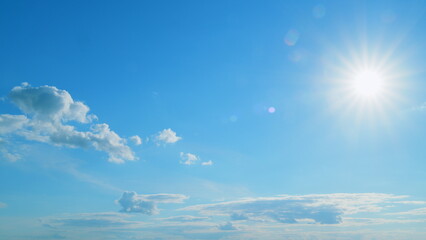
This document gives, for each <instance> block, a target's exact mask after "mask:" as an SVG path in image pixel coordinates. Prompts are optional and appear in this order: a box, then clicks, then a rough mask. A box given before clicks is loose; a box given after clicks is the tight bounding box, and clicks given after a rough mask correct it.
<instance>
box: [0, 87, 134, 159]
mask: <svg viewBox="0 0 426 240" xmlns="http://www.w3.org/2000/svg"><path fill="white" fill-rule="evenodd" d="M9 98H10V100H11V101H12V102H13V103H14V104H16V105H17V106H18V107H19V109H20V110H21V111H22V112H23V113H25V114H26V115H27V116H24V115H9V114H3V115H0V134H16V135H20V136H23V137H25V138H26V139H27V140H32V141H39V142H45V143H50V144H53V145H57V146H66V147H71V148H90V147H91V148H94V149H96V150H99V151H104V152H106V153H108V155H109V158H108V160H109V161H110V162H114V163H123V162H124V161H126V160H135V159H136V157H135V155H134V153H133V151H132V150H131V149H130V147H129V146H127V144H126V140H125V139H123V138H121V137H120V136H119V135H118V134H116V133H115V132H114V131H112V130H110V128H109V126H108V124H106V123H103V124H92V125H91V126H90V130H89V131H78V130H76V129H75V126H73V125H70V123H69V122H71V121H75V122H79V123H82V124H89V123H90V122H91V121H92V120H94V119H96V116H95V115H93V114H88V112H89V107H88V106H86V105H85V104H84V103H82V102H79V101H74V100H73V98H72V97H71V95H70V94H69V93H68V92H67V91H65V90H60V89H57V88H56V87H53V86H41V87H31V86H29V85H28V84H23V85H22V86H18V87H14V88H13V89H12V91H11V92H10V94H9Z"/></svg>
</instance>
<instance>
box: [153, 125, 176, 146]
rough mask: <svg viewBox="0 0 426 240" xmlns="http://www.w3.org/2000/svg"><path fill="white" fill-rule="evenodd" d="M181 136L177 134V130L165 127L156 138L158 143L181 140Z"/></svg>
mask: <svg viewBox="0 0 426 240" xmlns="http://www.w3.org/2000/svg"><path fill="white" fill-rule="evenodd" d="M181 139H182V138H181V137H178V136H176V132H174V131H173V130H172V129H170V128H168V129H164V130H163V131H160V132H159V133H158V134H157V135H156V136H155V140H156V141H157V143H175V142H177V141H179V140H181Z"/></svg>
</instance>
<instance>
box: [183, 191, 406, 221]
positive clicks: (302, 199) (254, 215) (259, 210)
mask: <svg viewBox="0 0 426 240" xmlns="http://www.w3.org/2000/svg"><path fill="white" fill-rule="evenodd" d="M403 197H404V196H395V195H391V194H379V193H363V194H357V193H354V194H349V193H347V194H346V193H336V194H313V195H300V196H290V195H283V196H278V197H270V198H250V199H243V200H239V201H230V202H221V203H215V204H203V205H195V206H190V207H186V208H184V209H183V210H188V211H198V212H200V213H201V214H203V215H228V216H230V218H231V220H234V221H236V220H253V221H262V222H265V221H270V222H280V223H288V224H291V223H302V222H313V223H320V224H338V223H341V222H342V215H343V214H354V213H358V212H378V211H380V210H381V209H382V206H381V205H382V204H384V203H386V202H389V201H391V200H394V199H400V198H403Z"/></svg>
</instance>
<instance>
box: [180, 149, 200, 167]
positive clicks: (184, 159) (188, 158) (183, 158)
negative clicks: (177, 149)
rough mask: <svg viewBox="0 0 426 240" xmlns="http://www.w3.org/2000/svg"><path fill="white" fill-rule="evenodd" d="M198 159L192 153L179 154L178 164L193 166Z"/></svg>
mask: <svg viewBox="0 0 426 240" xmlns="http://www.w3.org/2000/svg"><path fill="white" fill-rule="evenodd" d="M198 160H200V158H199V157H198V156H197V155H195V154H192V153H183V152H181V153H180V163H181V164H185V165H193V164H195V163H196V162H197V161H198Z"/></svg>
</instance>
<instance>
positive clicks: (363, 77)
mask: <svg viewBox="0 0 426 240" xmlns="http://www.w3.org/2000/svg"><path fill="white" fill-rule="evenodd" d="M352 88H353V91H354V93H355V94H356V95H358V96H359V97H362V98H373V97H378V96H379V95H380V94H381V92H382V91H383V88H384V78H383V75H382V74H381V73H380V72H379V71H374V70H369V69H367V70H363V71H360V72H358V73H357V74H355V76H354V78H353V79H352Z"/></svg>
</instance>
